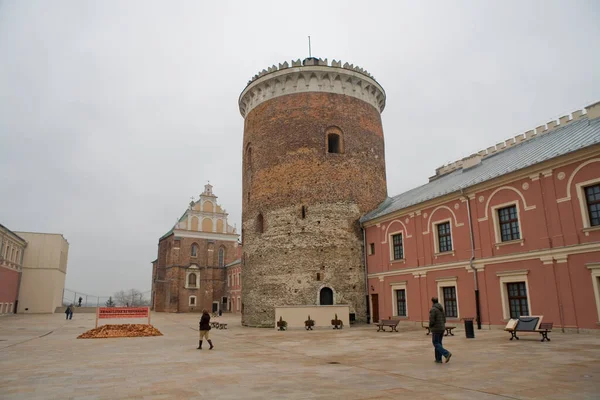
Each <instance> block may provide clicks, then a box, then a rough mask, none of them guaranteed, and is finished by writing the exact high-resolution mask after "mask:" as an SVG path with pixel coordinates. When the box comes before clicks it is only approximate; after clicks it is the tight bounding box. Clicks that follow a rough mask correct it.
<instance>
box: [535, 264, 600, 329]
mask: <svg viewBox="0 0 600 400" xmlns="http://www.w3.org/2000/svg"><path fill="white" fill-rule="evenodd" d="M585 266H586V267H587V269H589V270H590V274H591V278H592V287H593V289H594V299H595V300H596V311H597V312H598V322H599V323H600V262H596V263H589V264H586V265H585ZM527 299H528V300H529V296H527Z"/></svg>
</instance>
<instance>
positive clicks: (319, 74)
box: [238, 58, 385, 118]
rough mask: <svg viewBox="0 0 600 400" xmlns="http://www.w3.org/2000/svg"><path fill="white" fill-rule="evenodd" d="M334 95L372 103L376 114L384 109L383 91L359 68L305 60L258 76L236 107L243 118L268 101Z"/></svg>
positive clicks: (335, 62) (246, 89)
mask: <svg viewBox="0 0 600 400" xmlns="http://www.w3.org/2000/svg"><path fill="white" fill-rule="evenodd" d="M307 92H317V93H334V94H342V95H346V96H351V97H355V98H357V99H359V100H363V101H365V102H366V103H368V104H371V105H372V106H373V107H375V109H377V111H378V112H382V111H383V109H384V108H385V91H384V90H383V88H382V87H381V85H380V84H379V83H377V81H376V80H375V79H374V78H373V77H372V76H371V75H370V74H369V73H368V72H367V71H365V70H363V69H362V68H360V67H355V66H354V65H351V64H348V63H345V64H344V65H342V63H341V61H335V60H333V61H332V63H331V66H329V65H328V63H327V59H325V60H321V59H316V58H307V59H305V60H304V61H303V62H300V60H298V61H292V66H291V67H290V66H289V65H288V63H287V62H285V63H283V64H279V67H276V66H275V65H273V66H272V67H269V70H268V71H267V70H263V71H262V72H261V73H259V74H257V75H256V76H255V77H254V78H253V80H251V81H250V82H249V83H248V86H246V88H245V89H244V90H243V91H242V93H241V94H240V98H239V101H238V103H239V107H240V113H241V114H242V117H244V118H246V116H247V115H248V114H249V113H250V111H252V110H253V109H254V108H255V107H256V106H258V105H259V104H261V103H264V102H265V101H267V100H270V99H273V98H276V97H280V96H285V95H288V94H295V93H307Z"/></svg>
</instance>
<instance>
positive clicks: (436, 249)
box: [431, 218, 454, 256]
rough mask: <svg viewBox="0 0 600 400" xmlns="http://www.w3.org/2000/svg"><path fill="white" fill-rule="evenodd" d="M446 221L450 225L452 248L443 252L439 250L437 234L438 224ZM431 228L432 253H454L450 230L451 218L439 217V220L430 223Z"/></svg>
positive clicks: (451, 234) (451, 237)
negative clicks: (432, 236) (432, 237)
mask: <svg viewBox="0 0 600 400" xmlns="http://www.w3.org/2000/svg"><path fill="white" fill-rule="evenodd" d="M445 223H448V224H449V225H450V242H451V243H452V249H451V250H448V251H444V252H440V238H439V235H438V225H441V224H445ZM431 230H432V231H433V235H434V238H435V239H434V243H433V245H434V255H436V256H437V255H446V254H452V255H454V236H453V232H452V218H446V219H441V220H439V221H435V222H432V223H431Z"/></svg>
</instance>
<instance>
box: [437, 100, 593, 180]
mask: <svg viewBox="0 0 600 400" xmlns="http://www.w3.org/2000/svg"><path fill="white" fill-rule="evenodd" d="M584 111H585V113H584ZM569 116H570V118H569ZM586 117H587V118H589V119H593V118H597V117H600V102H597V103H594V104H591V105H589V106H587V107H585V109H584V110H577V111H574V112H573V113H571V114H567V115H564V116H562V117H560V118H559V119H558V121H557V120H555V119H554V120H551V121H549V122H547V123H545V124H542V125H540V126H538V127H537V128H535V129H531V130H528V131H527V132H525V133H521V134H519V135H517V136H515V137H512V138H510V139H507V140H505V141H503V142H500V143H497V144H496V145H495V146H491V147H488V148H487V149H483V150H481V151H479V152H477V153H474V154H471V155H470V156H468V157H464V158H462V159H460V160H458V161H454V162H452V163H450V164H447V165H443V166H441V167H439V168H436V170H435V175H434V176H432V177H430V178H429V181H430V182H431V181H434V180H436V179H438V178H440V177H442V176H444V175H447V174H449V173H450V172H453V171H456V170H457V169H461V168H462V169H467V168H471V167H473V166H475V165H477V164H479V163H480V162H481V160H483V159H485V158H487V157H490V156H492V155H494V154H497V153H500V152H502V151H504V150H506V149H508V148H510V147H512V146H515V145H517V144H519V143H522V142H525V141H527V140H531V139H533V138H536V137H539V136H541V135H544V134H546V133H548V132H551V131H553V130H556V129H559V128H562V127H564V126H565V125H566V124H569V123H571V122H573V121H577V120H580V119H582V118H586Z"/></svg>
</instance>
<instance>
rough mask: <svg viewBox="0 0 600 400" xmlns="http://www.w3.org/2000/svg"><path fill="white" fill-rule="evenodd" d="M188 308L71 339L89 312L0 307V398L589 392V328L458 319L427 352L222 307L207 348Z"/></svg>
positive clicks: (596, 369)
mask: <svg viewBox="0 0 600 400" xmlns="http://www.w3.org/2000/svg"><path fill="white" fill-rule="evenodd" d="M198 318H199V316H198V315H183V314H180V315H175V314H153V316H152V319H153V321H152V322H153V325H154V326H156V327H157V328H158V329H159V330H160V331H161V332H162V333H163V334H164V336H161V337H150V338H119V339H86V340H83V339H76V337H77V336H78V335H79V334H80V333H82V332H84V331H86V330H88V329H90V328H93V327H94V315H93V314H75V315H74V317H73V320H72V321H65V320H64V316H63V315H60V314H55V315H18V316H7V317H2V318H0V398H2V399H4V400H8V399H72V398H73V399H75V398H76V399H187V398H213V399H240V398H243V399H263V398H271V399H306V398H308V399H321V398H322V399H398V398H406V399H434V398H443V399H531V398H540V399H542V398H543V399H598V398H600V336H598V335H591V334H563V333H559V332H556V333H553V334H551V335H550V337H551V339H552V341H551V342H545V343H540V341H539V335H537V334H535V335H534V334H531V333H530V334H525V333H524V334H522V338H521V340H520V341H518V342H517V341H512V342H511V341H509V340H508V337H509V335H508V334H506V333H505V332H502V331H476V336H477V337H476V339H466V338H465V335H464V332H463V331H458V332H457V333H456V336H454V337H449V338H444V344H445V345H446V347H447V348H448V349H449V350H451V351H452V352H453V354H454V356H453V357H452V360H451V361H450V362H449V363H448V364H435V363H434V362H433V348H432V346H431V341H430V337H429V336H425V334H424V332H423V331H422V330H417V329H415V328H404V327H403V328H401V329H400V332H399V333H389V332H385V333H381V332H380V333H377V332H375V330H376V329H375V328H373V327H372V326H368V325H362V326H353V327H351V328H345V329H344V330H342V331H333V330H330V329H327V330H325V329H323V330H316V331H313V332H306V331H304V330H298V331H289V332H276V331H275V330H271V329H251V328H243V327H242V326H241V325H240V322H239V318H234V317H221V318H220V320H222V321H223V322H228V323H229V329H228V330H222V331H221V330H214V329H213V330H212V331H211V335H212V336H213V337H212V339H213V342H214V344H215V349H214V350H212V351H209V350H208V349H205V350H196V346H197V336H198V335H197V327H198ZM111 322H112V321H111ZM131 322H139V320H138V321H131ZM115 323H118V322H115Z"/></svg>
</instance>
